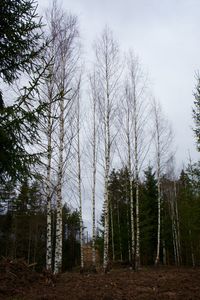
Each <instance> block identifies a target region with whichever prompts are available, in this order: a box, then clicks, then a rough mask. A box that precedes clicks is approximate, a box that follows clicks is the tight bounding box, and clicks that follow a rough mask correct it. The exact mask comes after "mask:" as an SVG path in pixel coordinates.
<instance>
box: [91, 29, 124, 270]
mask: <svg viewBox="0 0 200 300" xmlns="http://www.w3.org/2000/svg"><path fill="white" fill-rule="evenodd" d="M95 54H96V62H95V69H96V74H97V80H98V84H99V89H98V92H99V95H98V109H99V113H100V114H99V115H100V117H101V122H102V136H103V144H104V150H103V153H104V155H103V156H104V256H103V268H104V271H105V272H106V271H107V269H108V260H109V258H108V245H109V198H108V180H109V172H110V166H111V146H112V142H113V133H112V121H113V117H114V112H115V106H116V101H117V92H118V84H119V78H120V67H119V47H118V44H117V42H116V41H115V40H114V38H113V34H112V32H111V30H110V29H109V28H107V27H106V28H105V29H104V31H103V33H102V35H101V37H100V38H99V39H98V40H97V41H96V44H95Z"/></svg>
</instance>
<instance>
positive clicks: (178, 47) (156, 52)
mask: <svg viewBox="0 0 200 300" xmlns="http://www.w3.org/2000/svg"><path fill="white" fill-rule="evenodd" d="M50 4H51V0H39V9H40V12H43V11H44V10H45V8H47V7H49V6H50ZM62 6H63V8H64V9H66V10H69V11H71V12H72V13H74V14H76V15H77V16H78V19H79V23H80V31H81V37H82V43H83V47H84V51H85V54H86V59H88V60H89V59H90V57H88V56H89V54H90V49H91V45H92V43H93V40H94V39H95V37H96V36H97V35H99V33H101V31H102V29H103V27H104V26H105V25H108V26H109V27H110V28H111V29H112V30H113V31H114V34H115V37H116V39H117V40H118V42H119V44H120V48H121V50H122V51H126V50H128V49H129V48H132V49H133V50H134V52H135V53H136V54H137V55H138V56H139V58H140V61H141V63H142V64H143V66H144V68H145V70H146V71H147V72H148V74H149V78H150V84H151V88H152V90H153V93H154V95H155V97H156V98H157V99H158V100H159V101H160V102H161V104H162V107H163V110H164V113H165V115H166V116H167V118H168V119H169V120H170V122H171V123H172V126H173V130H174V134H175V147H176V148H177V162H178V165H179V167H180V166H181V165H182V163H183V162H186V160H187V159H188V157H189V153H190V155H191V158H192V159H193V160H197V159H198V157H199V154H198V153H197V152H196V149H195V142H194V135H193V132H192V129H191V128H192V126H193V120H192V116H191V115H192V113H191V110H192V105H193V99H194V98H193V92H194V89H195V84H196V80H195V73H196V72H197V71H198V70H200V30H199V28H200V18H199V12H200V0H162V1H160V0H101V1H100V0H68V1H63V4H62Z"/></svg>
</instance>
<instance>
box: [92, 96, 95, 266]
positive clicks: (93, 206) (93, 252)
mask: <svg viewBox="0 0 200 300" xmlns="http://www.w3.org/2000/svg"><path fill="white" fill-rule="evenodd" d="M92 146H93V154H92V160H93V162H92V169H93V174H92V176H93V185H92V264H93V267H94V268H96V251H95V239H96V218H95V200H96V197H95V195H96V99H95V96H94V97H93V145H92Z"/></svg>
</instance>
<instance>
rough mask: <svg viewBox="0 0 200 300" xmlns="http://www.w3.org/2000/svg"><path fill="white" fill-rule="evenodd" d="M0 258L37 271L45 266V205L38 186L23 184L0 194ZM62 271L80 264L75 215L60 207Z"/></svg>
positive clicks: (77, 219) (53, 212)
mask: <svg viewBox="0 0 200 300" xmlns="http://www.w3.org/2000/svg"><path fill="white" fill-rule="evenodd" d="M1 201H2V202H1V213H2V214H0V245H1V247H0V256H1V257H11V258H13V259H18V258H23V259H24V260H25V261H26V262H27V263H28V264H35V269H36V270H38V271H41V270H42V269H44V267H45V263H46V203H45V200H44V196H43V194H42V190H41V184H40V182H37V181H35V182H33V183H32V184H29V183H28V181H26V182H24V183H23V184H22V185H21V187H20V190H19V193H18V195H17V193H16V191H15V189H14V190H12V189H11V188H10V190H9V189H6V191H3V190H1ZM62 216H63V253H64V255H63V262H62V266H63V271H64V270H71V269H72V267H75V266H78V265H79V264H80V243H79V232H80V227H79V222H80V221H79V214H78V212H77V211H76V210H72V209H70V208H69V207H67V205H64V206H63V210H62ZM52 220H53V222H52V235H53V236H54V238H53V239H52V243H53V245H52V248H53V249H54V248H55V228H56V223H55V222H56V217H55V209H52Z"/></svg>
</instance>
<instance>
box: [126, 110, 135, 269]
mask: <svg viewBox="0 0 200 300" xmlns="http://www.w3.org/2000/svg"><path fill="white" fill-rule="evenodd" d="M127 146H128V171H129V178H130V179H129V186H130V214H131V257H132V259H131V261H132V266H133V265H134V263H135V225H134V203H133V174H132V166H131V142H130V112H129V108H128V113H127Z"/></svg>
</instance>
